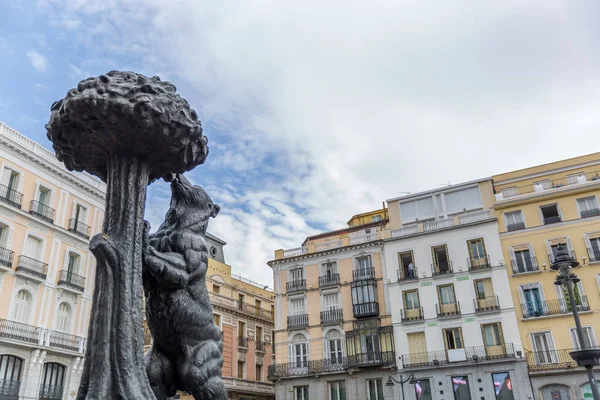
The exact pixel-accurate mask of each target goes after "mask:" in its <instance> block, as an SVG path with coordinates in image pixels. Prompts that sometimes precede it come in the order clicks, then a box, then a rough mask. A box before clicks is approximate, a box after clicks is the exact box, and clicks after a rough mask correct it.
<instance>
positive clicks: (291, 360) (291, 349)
mask: <svg viewBox="0 0 600 400" xmlns="http://www.w3.org/2000/svg"><path fill="white" fill-rule="evenodd" d="M288 363H290V365H293V364H294V345H293V344H288Z"/></svg>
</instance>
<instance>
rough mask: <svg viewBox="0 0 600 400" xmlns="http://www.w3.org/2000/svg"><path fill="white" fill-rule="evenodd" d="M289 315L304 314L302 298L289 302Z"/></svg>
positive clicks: (304, 307) (304, 308)
mask: <svg viewBox="0 0 600 400" xmlns="http://www.w3.org/2000/svg"><path fill="white" fill-rule="evenodd" d="M290 306H291V307H290V310H291V312H290V315H292V316H293V315H303V314H306V305H305V302H304V298H301V299H294V300H290Z"/></svg>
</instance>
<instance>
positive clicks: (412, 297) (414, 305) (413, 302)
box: [402, 289, 421, 310]
mask: <svg viewBox="0 0 600 400" xmlns="http://www.w3.org/2000/svg"><path fill="white" fill-rule="evenodd" d="M402 297H404V309H405V310H415V309H418V308H419V307H421V304H420V303H419V290H418V289H415V290H407V291H406V292H402Z"/></svg>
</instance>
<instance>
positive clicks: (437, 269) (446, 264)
mask: <svg viewBox="0 0 600 400" xmlns="http://www.w3.org/2000/svg"><path fill="white" fill-rule="evenodd" d="M453 273H454V271H453V270H452V261H440V262H437V263H433V264H431V275H433V276H439V275H447V274H453Z"/></svg>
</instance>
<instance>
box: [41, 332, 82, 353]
mask: <svg viewBox="0 0 600 400" xmlns="http://www.w3.org/2000/svg"><path fill="white" fill-rule="evenodd" d="M81 340H83V339H82V338H80V337H78V336H75V335H71V334H68V333H64V332H58V331H50V336H49V345H50V346H52V347H57V348H59V349H65V350H72V351H78V350H79V349H81Z"/></svg>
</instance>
